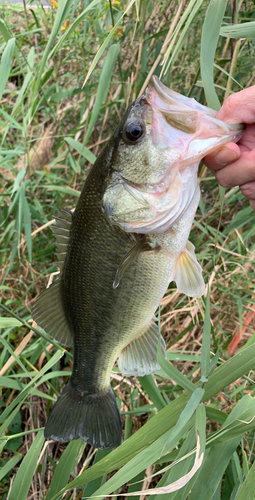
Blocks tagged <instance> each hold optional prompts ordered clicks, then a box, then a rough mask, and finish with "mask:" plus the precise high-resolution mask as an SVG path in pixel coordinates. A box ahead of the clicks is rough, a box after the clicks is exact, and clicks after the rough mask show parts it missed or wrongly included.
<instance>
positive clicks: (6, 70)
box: [0, 38, 15, 99]
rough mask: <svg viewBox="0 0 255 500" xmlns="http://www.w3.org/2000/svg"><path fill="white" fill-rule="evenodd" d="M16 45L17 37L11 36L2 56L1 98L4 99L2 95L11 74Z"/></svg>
mask: <svg viewBox="0 0 255 500" xmlns="http://www.w3.org/2000/svg"><path fill="white" fill-rule="evenodd" d="M14 47H15V38H10V39H9V40H8V42H7V44H6V47H5V49H4V52H3V55H2V58H1V63H0V75H1V79H0V99H2V95H3V92H4V89H5V87H6V84H7V82H8V78H9V74H10V71H11V65H12V55H13V51H14Z"/></svg>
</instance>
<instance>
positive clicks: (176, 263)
mask: <svg viewBox="0 0 255 500" xmlns="http://www.w3.org/2000/svg"><path fill="white" fill-rule="evenodd" d="M215 114H216V113H215V112H214V111H213V110H211V109H209V108H207V107H205V106H202V105H201V104H199V103H197V102H196V101H195V100H194V99H189V98H187V97H183V96H182V95H180V94H178V93H176V92H173V91H171V90H169V89H168V88H167V87H165V86H164V85H163V83H161V82H160V81H159V79H158V78H157V77H155V76H154V77H153V78H152V80H151V82H150V85H149V86H148V88H147V90H146V91H145V94H144V95H142V96H141V97H140V98H139V99H137V100H136V101H135V102H134V103H133V104H131V106H130V107H129V108H128V110H127V111H126V113H125V115H124V117H123V119H122V120H121V122H120V124H119V126H118V127H117V129H116V131H115V132H114V134H113V136H112V137H111V139H110V140H109V142H108V143H107V145H106V147H105V148H104V150H103V151H102V152H101V154H100V155H99V157H98V159H97V161H96V162H95V164H94V166H93V168H92V169H91V171H90V173H89V176H88V177H87V180H86V182H85V186H84V188H83V191H82V193H81V196H80V198H79V201H78V204H77V207H76V209H75V211H74V212H73V213H72V212H69V211H67V210H63V209H62V210H59V212H58V213H57V216H56V225H55V235H56V239H57V250H58V261H59V262H58V265H59V269H60V274H59V277H58V279H57V280H56V281H55V282H54V283H53V284H52V285H51V286H50V287H49V288H48V289H46V290H44V291H43V292H42V293H41V294H40V295H39V297H38V299H37V301H36V303H35V306H34V309H33V317H34V319H35V321H36V322H37V323H38V324H39V325H40V326H41V327H43V328H44V329H45V330H46V331H47V332H48V333H49V334H51V335H52V336H53V337H54V338H55V339H57V340H58V341H59V342H61V343H63V344H65V345H71V344H73V346H74V360H73V371H72V376H71V378H70V380H69V382H68V384H67V385H66V387H65V388H64V390H63V392H62V394H61V396H60V398H59V399H58V401H57V402H56V404H55V405H54V407H53V409H52V411H51V413H50V416H49V419H48V422H47V425H46V428H45V437H46V438H50V439H54V440H58V441H62V442H65V441H70V440H72V439H77V438H79V437H81V438H82V439H83V440H85V441H87V442H88V443H90V444H91V445H93V446H95V447H97V448H101V449H103V448H112V447H116V446H118V445H119V444H120V442H121V421H120V415H119V411H118V408H117V404H116V400H115V397H114V394H113V391H112V389H111V386H110V374H111V370H112V366H113V364H114V362H115V360H116V359H117V358H119V360H118V364H119V368H120V370H121V372H122V373H123V374H126V375H139V376H143V375H146V374H149V373H152V372H153V371H156V370H158V369H159V368H160V366H159V365H158V362H157V344H158V327H157V325H156V323H155V320H154V313H155V311H156V309H157V307H158V305H159V303H160V301H161V299H162V297H163V295H164V293H165V291H166V289H167V287H168V285H169V283H170V282H171V281H173V280H174V281H175V282H176V285H177V288H178V289H179V291H180V292H183V293H185V294H187V295H189V296H191V297H199V296H201V295H202V294H203V293H204V281H203V277H202V270H201V267H200V265H199V263H198V262H197V259H196V256H195V253H194V246H193V245H192V244H191V243H190V242H189V241H188V237H189V232H190V229H191V225H192V222H193V219H194V215H195V212H196V209H197V205H198V202H199V196H200V191H199V186H198V182H197V169H198V163H199V161H200V160H201V159H202V157H203V156H205V155H206V154H207V153H209V152H211V151H213V150H214V149H217V148H219V147H221V146H222V145H223V144H225V143H227V142H228V141H233V140H235V141H237V140H238V139H239V138H240V136H241V129H242V125H229V124H227V123H224V122H221V121H219V120H217V119H216V118H215ZM161 349H162V352H163V354H164V353H165V342H164V340H163V338H162V337H161Z"/></svg>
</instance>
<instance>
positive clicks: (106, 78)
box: [84, 43, 120, 144]
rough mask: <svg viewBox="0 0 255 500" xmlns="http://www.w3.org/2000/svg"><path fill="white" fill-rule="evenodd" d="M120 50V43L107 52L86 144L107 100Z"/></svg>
mask: <svg viewBox="0 0 255 500" xmlns="http://www.w3.org/2000/svg"><path fill="white" fill-rule="evenodd" d="M119 50H120V46H119V44H118V43H115V44H113V45H111V47H110V48H109V50H108V52H107V55H106V58H105V60H104V65H103V68H102V72H101V75H100V78H99V84H98V88H97V95H96V100H95V104H94V107H93V110H92V113H91V118H90V121H89V126H88V130H87V132H86V136H85V140H84V142H85V144H87V142H88V140H89V138H90V135H91V132H92V130H93V128H94V125H95V123H96V119H97V117H98V114H99V111H100V108H101V106H102V104H104V102H105V100H106V97H107V94H108V91H109V86H110V82H111V77H112V72H113V68H114V66H115V63H116V60H117V57H118V55H119Z"/></svg>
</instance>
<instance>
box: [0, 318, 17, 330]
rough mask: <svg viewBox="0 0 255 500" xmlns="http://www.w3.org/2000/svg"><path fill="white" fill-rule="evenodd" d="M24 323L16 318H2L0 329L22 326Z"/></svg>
mask: <svg viewBox="0 0 255 500" xmlns="http://www.w3.org/2000/svg"><path fill="white" fill-rule="evenodd" d="M21 325H22V323H21V321H19V320H18V319H15V318H2V317H1V318H0V328H10V327H12V326H21Z"/></svg>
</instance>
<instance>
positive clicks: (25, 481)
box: [9, 431, 44, 500]
mask: <svg viewBox="0 0 255 500" xmlns="http://www.w3.org/2000/svg"><path fill="white" fill-rule="evenodd" d="M43 442H44V435H43V431H40V432H38V434H37V436H36V437H35V439H34V441H33V443H32V445H31V447H30V448H29V450H28V452H27V453H26V455H25V457H24V458H23V460H22V462H21V464H20V466H19V470H18V472H17V475H16V477H15V479H14V481H13V485H12V488H11V490H10V493H9V500H17V499H19V500H26V499H27V495H28V491H29V488H30V483H31V481H32V477H33V475H34V473H35V470H36V465H37V460H38V458H39V454H40V452H41V449H42V445H43Z"/></svg>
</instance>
